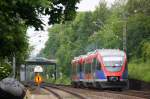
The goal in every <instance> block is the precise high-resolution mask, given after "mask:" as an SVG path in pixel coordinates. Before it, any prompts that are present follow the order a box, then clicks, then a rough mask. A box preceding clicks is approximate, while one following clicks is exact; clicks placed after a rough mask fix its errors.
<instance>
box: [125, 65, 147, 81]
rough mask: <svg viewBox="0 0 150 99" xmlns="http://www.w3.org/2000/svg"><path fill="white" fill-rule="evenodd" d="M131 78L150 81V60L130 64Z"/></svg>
mask: <svg viewBox="0 0 150 99" xmlns="http://www.w3.org/2000/svg"><path fill="white" fill-rule="evenodd" d="M128 71H129V78H133V79H137V80H142V81H145V82H150V62H146V63H140V62H138V63H135V62H131V63H129V64H128Z"/></svg>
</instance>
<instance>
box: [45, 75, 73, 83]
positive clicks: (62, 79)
mask: <svg viewBox="0 0 150 99" xmlns="http://www.w3.org/2000/svg"><path fill="white" fill-rule="evenodd" d="M46 82H50V83H53V84H62V85H70V84H71V79H70V78H69V77H67V76H65V75H64V76H62V77H59V78H57V79H56V80H55V79H53V78H50V79H48V80H46Z"/></svg>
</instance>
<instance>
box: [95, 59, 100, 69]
mask: <svg viewBox="0 0 150 99" xmlns="http://www.w3.org/2000/svg"><path fill="white" fill-rule="evenodd" d="M96 69H97V70H101V64H100V62H98V61H97V60H96Z"/></svg>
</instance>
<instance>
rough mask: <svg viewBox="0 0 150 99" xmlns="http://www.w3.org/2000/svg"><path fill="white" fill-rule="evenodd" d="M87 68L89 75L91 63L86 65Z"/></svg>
mask: <svg viewBox="0 0 150 99" xmlns="http://www.w3.org/2000/svg"><path fill="white" fill-rule="evenodd" d="M87 68H88V73H91V63H88V66H87Z"/></svg>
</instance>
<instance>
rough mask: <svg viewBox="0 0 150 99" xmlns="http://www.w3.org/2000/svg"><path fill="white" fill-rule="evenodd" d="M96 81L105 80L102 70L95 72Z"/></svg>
mask: <svg viewBox="0 0 150 99" xmlns="http://www.w3.org/2000/svg"><path fill="white" fill-rule="evenodd" d="M96 79H106V77H105V75H104V72H103V71H102V70H96Z"/></svg>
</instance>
